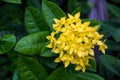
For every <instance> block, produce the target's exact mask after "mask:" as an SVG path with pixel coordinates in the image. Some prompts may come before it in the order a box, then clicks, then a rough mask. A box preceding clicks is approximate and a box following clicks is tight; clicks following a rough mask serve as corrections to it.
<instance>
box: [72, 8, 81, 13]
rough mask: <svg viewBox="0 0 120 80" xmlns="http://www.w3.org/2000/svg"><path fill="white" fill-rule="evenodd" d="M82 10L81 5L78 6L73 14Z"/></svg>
mask: <svg viewBox="0 0 120 80" xmlns="http://www.w3.org/2000/svg"><path fill="white" fill-rule="evenodd" d="M78 12H81V7H78V8H76V9H75V10H74V11H73V12H72V15H75V14H76V13H78Z"/></svg>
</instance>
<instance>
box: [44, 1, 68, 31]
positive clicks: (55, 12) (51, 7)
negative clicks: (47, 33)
mask: <svg viewBox="0 0 120 80" xmlns="http://www.w3.org/2000/svg"><path fill="white" fill-rule="evenodd" d="M42 12H43V14H44V17H45V20H46V22H47V24H48V25H49V27H50V29H51V30H53V28H52V25H53V23H54V20H53V19H54V18H58V19H60V18H61V17H64V16H66V15H65V13H64V12H63V11H62V10H61V9H60V8H59V7H58V6H57V5H56V4H54V3H53V2H50V1H45V2H44V1H43V2H42Z"/></svg>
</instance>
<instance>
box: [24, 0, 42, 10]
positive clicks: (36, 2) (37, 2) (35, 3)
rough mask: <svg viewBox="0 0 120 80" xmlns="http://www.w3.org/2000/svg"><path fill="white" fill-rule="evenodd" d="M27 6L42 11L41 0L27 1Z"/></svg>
mask: <svg viewBox="0 0 120 80" xmlns="http://www.w3.org/2000/svg"><path fill="white" fill-rule="evenodd" d="M26 2H27V6H29V7H34V8H36V9H39V10H41V5H40V0H26Z"/></svg>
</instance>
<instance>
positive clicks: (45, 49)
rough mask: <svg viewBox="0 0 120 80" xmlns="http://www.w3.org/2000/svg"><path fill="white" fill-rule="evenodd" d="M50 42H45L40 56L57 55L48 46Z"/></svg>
mask: <svg viewBox="0 0 120 80" xmlns="http://www.w3.org/2000/svg"><path fill="white" fill-rule="evenodd" d="M48 43H49V42H46V43H45V44H44V46H43V47H42V49H41V53H40V56H43V57H53V56H55V55H56V54H54V53H52V52H51V50H50V49H49V48H47V45H48Z"/></svg>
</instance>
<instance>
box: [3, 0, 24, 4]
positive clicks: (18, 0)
mask: <svg viewBox="0 0 120 80" xmlns="http://www.w3.org/2000/svg"><path fill="white" fill-rule="evenodd" d="M2 1H5V2H9V3H16V4H21V3H22V2H21V0H2Z"/></svg>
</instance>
